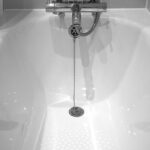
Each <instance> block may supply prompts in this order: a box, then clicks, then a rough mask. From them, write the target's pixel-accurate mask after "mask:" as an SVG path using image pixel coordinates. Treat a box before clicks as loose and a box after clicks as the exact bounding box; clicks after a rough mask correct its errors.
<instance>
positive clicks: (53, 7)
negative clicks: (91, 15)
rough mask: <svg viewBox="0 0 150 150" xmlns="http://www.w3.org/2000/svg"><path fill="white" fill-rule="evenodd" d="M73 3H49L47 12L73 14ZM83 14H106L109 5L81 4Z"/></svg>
mask: <svg viewBox="0 0 150 150" xmlns="http://www.w3.org/2000/svg"><path fill="white" fill-rule="evenodd" d="M73 5H74V4H72V3H55V2H54V3H48V4H46V12H72V6H73ZM79 6H80V8H81V10H80V11H81V12H104V11H106V8H107V4H106V3H104V2H102V3H79Z"/></svg>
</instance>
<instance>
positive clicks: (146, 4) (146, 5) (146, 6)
mask: <svg viewBox="0 0 150 150" xmlns="http://www.w3.org/2000/svg"><path fill="white" fill-rule="evenodd" d="M145 8H148V0H146V3H145Z"/></svg>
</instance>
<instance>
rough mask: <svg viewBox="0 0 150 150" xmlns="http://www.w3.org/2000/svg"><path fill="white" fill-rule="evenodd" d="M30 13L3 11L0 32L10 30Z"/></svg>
mask: <svg viewBox="0 0 150 150" xmlns="http://www.w3.org/2000/svg"><path fill="white" fill-rule="evenodd" d="M30 12H31V11H19V10H15V11H14V10H12V11H11V10H9V11H4V13H3V15H2V16H1V19H0V30H3V29H7V28H11V27H13V26H15V25H16V24H18V23H19V22H21V20H23V19H24V18H25V17H26V16H28V15H29V14H30Z"/></svg>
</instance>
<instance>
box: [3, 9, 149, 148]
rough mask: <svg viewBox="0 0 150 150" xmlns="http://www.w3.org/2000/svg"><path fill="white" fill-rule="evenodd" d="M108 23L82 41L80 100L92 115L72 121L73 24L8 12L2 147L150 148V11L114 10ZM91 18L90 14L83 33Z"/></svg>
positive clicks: (78, 79)
mask: <svg viewBox="0 0 150 150" xmlns="http://www.w3.org/2000/svg"><path fill="white" fill-rule="evenodd" d="M102 18H103V19H102V23H105V22H106V21H108V20H109V24H108V25H106V26H102V27H100V26H99V27H98V28H97V30H96V31H95V32H94V33H93V34H92V35H90V36H88V37H86V38H80V39H79V40H77V43H76V44H77V49H76V100H77V104H78V105H80V106H82V107H84V108H85V110H86V111H85V115H84V116H83V118H78V119H73V118H71V117H70V116H69V114H68V109H69V108H70V107H71V106H72V90H73V89H72V88H73V60H72V58H73V57H72V54H73V43H72V39H71V37H70V36H69V35H68V30H67V29H68V26H69V24H70V23H71V19H70V18H69V17H68V16H66V19H65V22H63V19H61V20H59V19H58V17H56V16H54V15H52V14H48V13H45V12H44V11H33V12H32V11H7V12H5V13H4V15H3V18H2V21H1V24H0V31H1V32H0V72H1V73H0V83H1V84H0V112H1V113H0V121H1V122H0V129H1V130H0V146H1V148H0V149H3V150H17V149H18V150H20V149H21V148H22V149H23V150H27V149H28V150H35V149H36V148H37V149H38V150H43V149H45V150H47V147H50V148H51V149H52V150H68V149H71V147H72V150H74V149H79V150H80V149H83V150H84V149H85V150H86V149H87V150H88V149H91V150H97V149H98V150H108V149H110V150H113V149H115V150H116V149H117V150H143V149H144V150H149V149H150V144H149V138H150V130H149V129H150V115H149V114H150V78H149V76H150V69H149V66H150V59H149V58H150V44H149V39H150V28H149V26H150V16H149V13H148V12H147V10H144V9H143V10H142V9H141V10H137V11H136V10H114V11H112V10H110V11H109V12H108V13H106V14H103V15H102ZM108 18H109V19H108ZM91 19H92V18H91V17H87V16H83V20H84V22H83V27H84V29H88V28H89V27H90V25H91V22H92V20H91ZM89 101H90V102H89ZM45 104H46V105H45ZM45 111H47V116H46V118H45V119H44V116H45ZM43 120H45V121H43ZM42 122H44V125H43V128H42ZM75 124H76V126H75ZM65 125H66V126H65ZM67 125H69V126H68V127H67ZM76 127H77V128H76ZM40 131H41V133H40ZM48 133H49V134H50V136H48ZM70 136H71V137H70ZM39 137H40V138H39ZM61 137H62V138H61ZM63 137H64V138H65V141H63ZM53 139H54V140H53ZM71 139H72V140H71ZM52 140H53V141H54V143H53V142H52ZM66 141H68V142H66ZM85 141H86V142H87V143H88V144H89V146H87V145H88V144H86V145H84V142H85ZM76 142H77V143H76ZM78 142H79V143H80V142H81V143H80V144H79V143H78ZM18 143H19V144H18ZM37 143H38V144H37ZM67 143H68V145H67ZM109 143H110V144H109ZM56 145H57V146H56ZM64 145H65V148H64ZM51 146H52V147H51Z"/></svg>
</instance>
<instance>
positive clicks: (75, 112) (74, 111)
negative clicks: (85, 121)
mask: <svg viewBox="0 0 150 150" xmlns="http://www.w3.org/2000/svg"><path fill="white" fill-rule="evenodd" d="M69 114H70V115H71V116H73V117H80V116H82V115H83V114H84V110H83V109H82V108H81V107H75V106H74V107H72V108H70V109H69Z"/></svg>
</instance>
